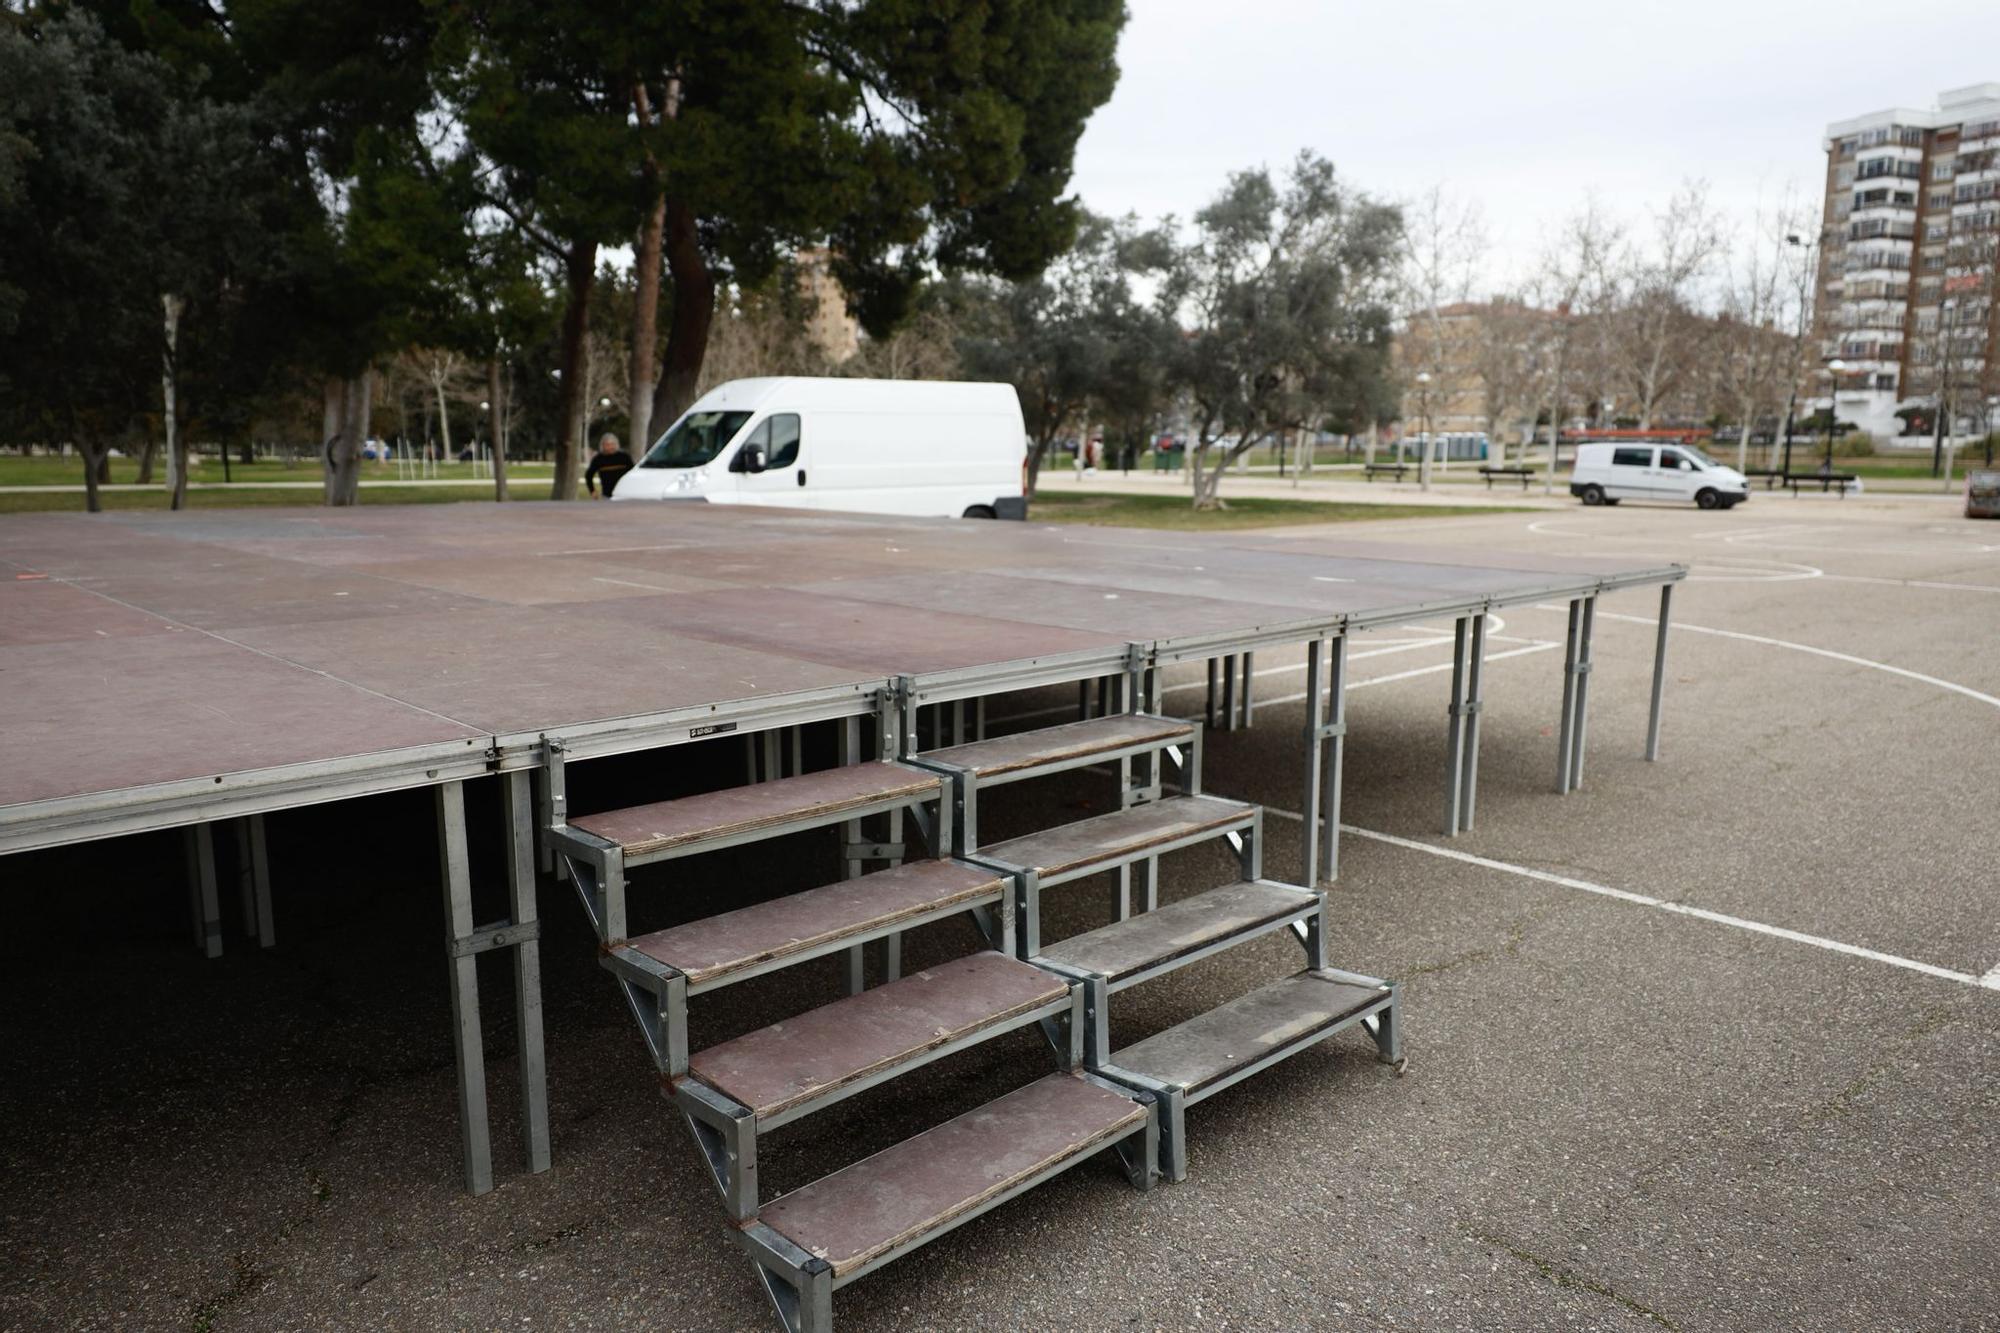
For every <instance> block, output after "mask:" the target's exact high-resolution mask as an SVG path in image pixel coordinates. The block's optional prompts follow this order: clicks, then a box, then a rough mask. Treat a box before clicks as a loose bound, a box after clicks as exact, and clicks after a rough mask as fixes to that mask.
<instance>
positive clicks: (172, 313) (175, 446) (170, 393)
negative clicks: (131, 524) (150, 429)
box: [139, 295, 187, 509]
mask: <svg viewBox="0 0 2000 1333" xmlns="http://www.w3.org/2000/svg"><path fill="white" fill-rule="evenodd" d="M186 308H187V303H186V302H185V301H183V300H181V298H180V297H178V296H171V295H169V296H162V297H161V298H160V311H161V314H162V315H163V316H164V318H165V324H166V335H167V338H166V350H165V351H164V352H163V353H162V354H161V357H160V408H161V411H160V425H161V430H162V432H163V433H164V434H165V436H166V446H167V497H168V498H167V507H168V508H169V509H181V508H185V507H186V505H187V461H186V459H184V458H183V457H182V456H181V438H180V418H179V408H180V402H179V395H178V394H177V393H176V389H177V387H178V385H177V380H178V379H179V377H178V376H177V375H176V374H175V373H174V356H175V354H176V353H177V352H178V351H179V349H180V331H181V311H182V310H184V309H186ZM152 461H153V460H152V458H151V457H150V455H149V456H148V458H147V459H146V466H145V467H144V468H143V469H141V475H140V478H139V480H141V481H150V480H151V479H152Z"/></svg>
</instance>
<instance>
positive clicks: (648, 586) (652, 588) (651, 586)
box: [590, 574, 680, 592]
mask: <svg viewBox="0 0 2000 1333" xmlns="http://www.w3.org/2000/svg"><path fill="white" fill-rule="evenodd" d="M590 581H591V582H592V583H614V584H616V585H617V586H619V587H621V588H644V589H645V590H646V591H647V592H679V591H680V589H679V588H662V587H661V586H660V585H659V584H657V583H634V582H632V580H630V579H607V578H605V577H604V576H603V575H601V574H598V575H592V576H591V580H590Z"/></svg>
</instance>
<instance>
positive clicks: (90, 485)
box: [76, 439, 111, 514]
mask: <svg viewBox="0 0 2000 1333" xmlns="http://www.w3.org/2000/svg"><path fill="white" fill-rule="evenodd" d="M76 451H77V452H78V453H79V454H81V455H82V456H83V507H84V509H85V510H86V511H88V512H90V513H93V514H95V513H100V512H102V510H103V509H104V501H103V500H102V499H101V498H99V496H98V493H97V488H98V486H100V485H101V484H102V482H103V468H104V465H105V464H106V463H107V462H108V461H110V457H111V450H110V448H109V447H108V446H107V445H105V444H104V443H103V442H101V441H97V440H82V439H80V440H78V441H77V445H76Z"/></svg>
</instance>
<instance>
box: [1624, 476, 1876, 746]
mask: <svg viewBox="0 0 2000 1333" xmlns="http://www.w3.org/2000/svg"><path fill="white" fill-rule="evenodd" d="M1842 494H1846V492H1844V491H1843V492H1842ZM1673 609H1674V585H1673V584H1671V583H1665V584H1662V585H1660V634H1659V640H1658V642H1656V643H1655V644H1654V645H1653V709H1652V712H1650V713H1649V714H1647V717H1646V760H1647V762H1649V763H1655V762H1658V760H1659V758H1660V696H1661V693H1662V692H1663V691H1664V690H1665V689H1666V687H1667V627H1668V625H1669V623H1670V622H1671V621H1672V619H1673Z"/></svg>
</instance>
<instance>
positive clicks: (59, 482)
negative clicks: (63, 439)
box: [0, 454, 551, 486]
mask: <svg viewBox="0 0 2000 1333" xmlns="http://www.w3.org/2000/svg"><path fill="white" fill-rule="evenodd" d="M550 467H551V464H548V463H531V462H514V463H510V464H508V469H507V470H508V474H509V475H510V476H511V475H513V474H515V473H523V472H525V473H528V474H530V475H535V474H539V475H540V476H541V477H542V478H543V479H544V480H546V479H547V478H548V475H549V469H550ZM229 474H230V475H229V480H230V481H232V482H245V481H266V482H268V481H318V480H319V477H320V466H319V460H317V459H304V460H300V461H298V462H287V461H285V460H283V459H276V458H260V459H258V460H257V461H256V462H254V463H243V462H237V461H234V460H232V461H231V462H230V464H229ZM435 475H436V477H437V478H438V479H439V480H441V481H453V480H458V481H470V480H472V479H473V472H472V464H470V463H439V464H438V465H437V472H436V474H435ZM164 476H165V469H164V467H163V465H162V464H160V463H158V462H155V463H154V465H153V481H154V484H156V485H157V484H159V483H160V481H161V479H162V477H164ZM361 478H362V480H363V481H395V480H396V479H397V477H396V464H394V463H363V464H362V465H361ZM193 479H194V480H195V481H198V482H201V483H203V484H204V485H206V484H211V483H213V484H220V483H221V482H222V480H223V477H222V462H221V460H219V459H217V458H214V457H203V458H201V459H199V460H198V461H197V462H196V464H195V468H194V474H193ZM138 480H139V460H138V459H136V458H114V459H112V460H111V482H112V484H113V485H116V486H130V485H134V484H136V483H137V482H138ZM81 485H83V460H82V459H80V458H58V457H47V456H42V455H34V456H31V457H27V458H23V457H21V456H19V455H18V454H10V455H6V456H4V457H0V486H81Z"/></svg>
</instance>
